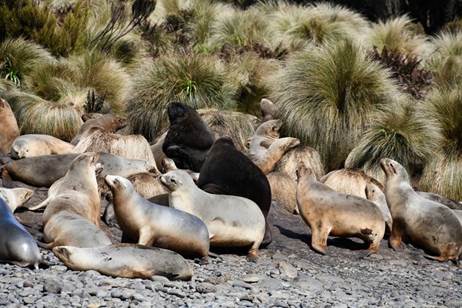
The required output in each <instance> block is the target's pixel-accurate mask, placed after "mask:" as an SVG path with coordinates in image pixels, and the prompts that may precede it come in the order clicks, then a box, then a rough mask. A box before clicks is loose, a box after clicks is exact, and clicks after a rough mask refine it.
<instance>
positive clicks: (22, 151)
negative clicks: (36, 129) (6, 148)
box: [11, 134, 74, 159]
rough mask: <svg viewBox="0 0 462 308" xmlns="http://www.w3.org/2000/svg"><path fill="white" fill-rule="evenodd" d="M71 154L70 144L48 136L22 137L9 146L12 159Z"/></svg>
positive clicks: (72, 149) (71, 146) (72, 148)
mask: <svg viewBox="0 0 462 308" xmlns="http://www.w3.org/2000/svg"><path fill="white" fill-rule="evenodd" d="M72 153H74V146H73V145H72V144H70V143H68V142H65V141H62V140H60V139H58V138H55V137H53V136H49V135H39V134H30V135H22V136H19V137H18V138H16V139H15V140H14V142H13V144H12V145H11V157H12V158H14V159H21V158H27V157H35V156H43V155H56V154H72Z"/></svg>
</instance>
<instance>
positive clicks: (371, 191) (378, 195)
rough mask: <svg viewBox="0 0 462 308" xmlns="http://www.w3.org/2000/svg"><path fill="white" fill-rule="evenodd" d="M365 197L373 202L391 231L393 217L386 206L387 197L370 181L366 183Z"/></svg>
mask: <svg viewBox="0 0 462 308" xmlns="http://www.w3.org/2000/svg"><path fill="white" fill-rule="evenodd" d="M365 194H366V199H367V200H369V201H371V202H373V203H374V204H375V205H377V207H378V208H379V209H380V211H381V212H382V215H383V219H384V220H385V224H386V225H387V228H388V230H389V231H390V232H391V230H392V228H393V218H392V217H391V213H390V209H389V208H388V204H387V198H386V197H385V194H384V193H383V191H381V190H380V189H378V188H377V186H376V185H374V184H372V183H367V184H366V193H365Z"/></svg>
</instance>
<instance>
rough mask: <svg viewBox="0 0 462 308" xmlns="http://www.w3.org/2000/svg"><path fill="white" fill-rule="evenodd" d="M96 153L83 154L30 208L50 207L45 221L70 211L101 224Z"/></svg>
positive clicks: (44, 215)
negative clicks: (44, 196) (57, 214)
mask: <svg viewBox="0 0 462 308" xmlns="http://www.w3.org/2000/svg"><path fill="white" fill-rule="evenodd" d="M96 156H97V155H96V154H95V153H83V154H80V155H79V156H78V157H77V158H76V159H74V161H73V162H72V164H71V167H70V168H69V170H68V171H67V172H66V175H65V176H64V177H62V178H61V179H59V180H58V181H56V182H55V183H54V184H53V185H51V187H50V189H49V190H48V197H47V198H46V199H45V200H44V201H43V202H42V203H40V204H38V205H36V206H34V207H31V208H30V210H37V209H39V208H42V207H47V208H46V209H45V212H44V213H43V221H44V224H46V223H47V221H48V219H49V218H50V217H51V216H52V215H53V214H55V213H57V212H58V211H61V210H66V211H70V212H74V213H77V214H79V215H80V216H82V217H84V218H86V219H88V220H89V221H91V222H92V223H94V224H95V225H96V226H99V217H100V211H101V208H100V207H101V205H100V199H99V192H98V184H97V182H96V174H95V171H96V169H97V168H99V166H96ZM63 200H64V201H63Z"/></svg>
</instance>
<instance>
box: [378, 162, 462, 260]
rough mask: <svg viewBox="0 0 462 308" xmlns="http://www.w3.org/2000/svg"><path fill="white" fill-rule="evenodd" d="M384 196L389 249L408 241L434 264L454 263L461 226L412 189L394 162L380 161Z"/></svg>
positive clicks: (461, 242) (449, 213)
mask: <svg viewBox="0 0 462 308" xmlns="http://www.w3.org/2000/svg"><path fill="white" fill-rule="evenodd" d="M380 166H381V167H382V169H383V171H384V172H385V177H386V181H385V196H386V197H387V202H388V206H389V207H390V211H391V215H392V217H393V229H392V231H391V236H390V240H389V242H390V246H391V247H392V248H393V249H395V250H396V249H398V248H400V246H401V242H402V240H403V238H404V239H409V240H410V241H411V242H412V243H413V244H414V245H417V246H419V247H421V248H423V249H424V250H426V251H427V252H429V253H431V254H432V255H434V256H431V257H429V258H431V259H435V260H438V261H441V262H443V261H448V260H452V261H453V262H458V260H459V257H460V255H461V253H462V225H461V224H460V222H459V220H458V219H457V216H456V215H455V214H454V212H453V211H452V210H451V209H449V208H448V207H446V206H444V205H442V204H440V203H437V202H434V201H431V200H428V199H426V198H424V197H422V196H420V195H419V194H418V193H416V192H415V191H414V189H412V187H411V184H410V180H409V175H408V173H407V171H406V169H405V168H404V167H403V166H401V165H400V164H399V163H397V162H396V161H394V160H391V159H389V158H384V159H381V160H380Z"/></svg>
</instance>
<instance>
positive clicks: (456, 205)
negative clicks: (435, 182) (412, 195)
mask: <svg viewBox="0 0 462 308" xmlns="http://www.w3.org/2000/svg"><path fill="white" fill-rule="evenodd" d="M417 193H418V194H419V195H421V196H422V197H424V198H426V199H429V200H432V201H435V202H438V203H441V204H443V205H445V206H447V207H448V208H450V209H453V210H462V203H461V202H457V201H455V200H451V199H449V198H446V197H443V196H440V195H438V194H435V193H431V192H425V191H417Z"/></svg>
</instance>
